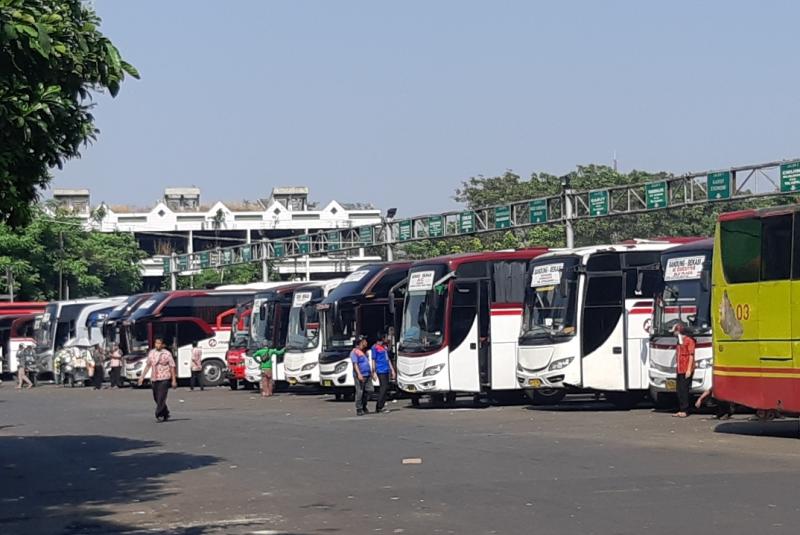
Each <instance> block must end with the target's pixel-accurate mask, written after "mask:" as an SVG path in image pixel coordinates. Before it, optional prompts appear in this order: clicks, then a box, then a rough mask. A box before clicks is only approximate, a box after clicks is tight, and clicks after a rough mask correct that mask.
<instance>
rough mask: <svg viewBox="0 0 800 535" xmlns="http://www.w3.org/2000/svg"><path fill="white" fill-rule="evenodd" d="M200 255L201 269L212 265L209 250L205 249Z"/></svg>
mask: <svg viewBox="0 0 800 535" xmlns="http://www.w3.org/2000/svg"><path fill="white" fill-rule="evenodd" d="M199 257H200V268H201V269H206V268H208V267H210V266H211V255H210V254H208V251H203V252H202V253H200V255H199Z"/></svg>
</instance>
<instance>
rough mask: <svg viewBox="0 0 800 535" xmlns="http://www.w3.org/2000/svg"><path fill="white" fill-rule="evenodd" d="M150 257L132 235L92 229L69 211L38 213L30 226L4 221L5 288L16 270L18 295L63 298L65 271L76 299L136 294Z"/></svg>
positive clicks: (0, 229)
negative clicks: (14, 225)
mask: <svg viewBox="0 0 800 535" xmlns="http://www.w3.org/2000/svg"><path fill="white" fill-rule="evenodd" d="M62 244H63V249H62ZM145 257H146V254H145V253H144V251H142V250H141V249H139V246H138V244H137V243H136V240H135V239H134V237H133V236H132V235H131V234H123V233H103V232H89V231H86V230H84V229H83V228H82V227H81V225H80V224H78V223H76V222H75V221H74V220H73V219H71V218H69V217H67V216H64V215H56V216H49V215H46V214H44V213H42V212H36V213H35V214H34V218H33V221H32V222H31V223H30V224H29V225H27V226H26V227H25V228H24V229H11V228H10V227H9V226H8V225H6V224H3V223H0V289H1V290H2V291H3V292H8V279H7V277H6V276H5V275H6V270H7V269H10V270H11V273H12V274H13V279H14V293H15V295H16V297H17V298H18V299H44V300H53V299H58V287H59V270H61V272H62V273H63V281H64V288H66V287H67V286H69V296H70V297H71V298H77V297H88V296H107V295H124V294H130V293H134V292H136V291H137V290H138V289H139V288H141V285H142V277H141V268H140V261H141V260H142V259H143V258H145Z"/></svg>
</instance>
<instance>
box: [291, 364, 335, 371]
mask: <svg viewBox="0 0 800 535" xmlns="http://www.w3.org/2000/svg"><path fill="white" fill-rule="evenodd" d="M316 367H317V363H316V362H309V363H308V364H305V365H303V367H302V368H300V369H301V370H302V371H304V372H305V371H308V370H313V369H314V368H316ZM337 368H338V366H337Z"/></svg>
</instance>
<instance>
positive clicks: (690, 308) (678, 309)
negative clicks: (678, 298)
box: [664, 307, 697, 313]
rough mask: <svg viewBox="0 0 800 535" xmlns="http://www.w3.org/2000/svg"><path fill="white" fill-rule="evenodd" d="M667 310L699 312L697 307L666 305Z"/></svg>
mask: <svg viewBox="0 0 800 535" xmlns="http://www.w3.org/2000/svg"><path fill="white" fill-rule="evenodd" d="M664 311H665V312H686V313H689V312H697V307H666V308H665V309H664Z"/></svg>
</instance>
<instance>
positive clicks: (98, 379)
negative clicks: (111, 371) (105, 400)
mask: <svg viewBox="0 0 800 535" xmlns="http://www.w3.org/2000/svg"><path fill="white" fill-rule="evenodd" d="M92 360H93V361H94V371H93V372H92V385H93V386H94V389H95V390H100V389H101V388H103V376H104V375H105V374H104V371H105V370H104V369H103V362H104V361H105V355H104V354H103V349H102V348H101V347H100V344H95V345H94V347H93V348H92Z"/></svg>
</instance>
